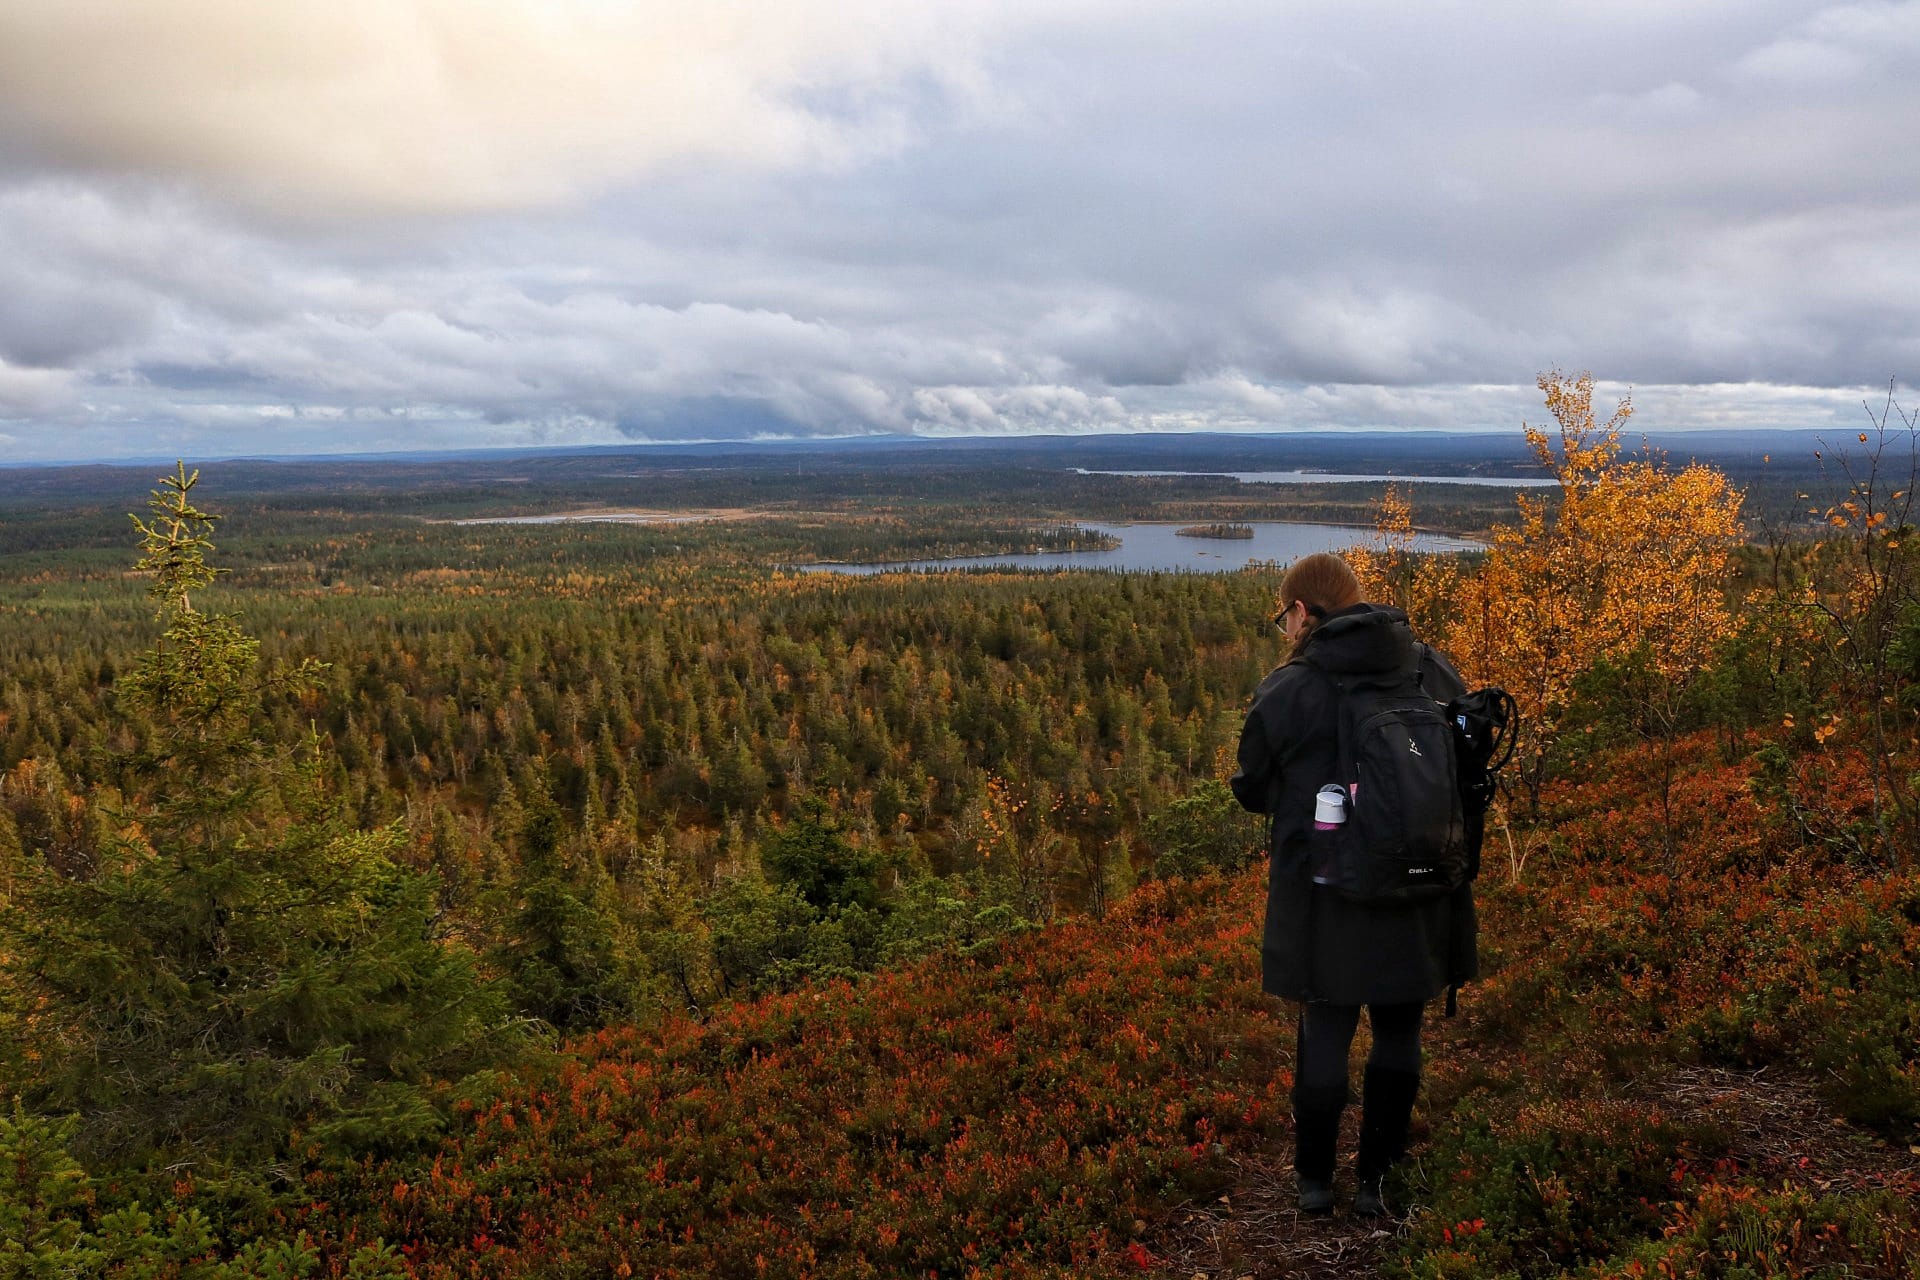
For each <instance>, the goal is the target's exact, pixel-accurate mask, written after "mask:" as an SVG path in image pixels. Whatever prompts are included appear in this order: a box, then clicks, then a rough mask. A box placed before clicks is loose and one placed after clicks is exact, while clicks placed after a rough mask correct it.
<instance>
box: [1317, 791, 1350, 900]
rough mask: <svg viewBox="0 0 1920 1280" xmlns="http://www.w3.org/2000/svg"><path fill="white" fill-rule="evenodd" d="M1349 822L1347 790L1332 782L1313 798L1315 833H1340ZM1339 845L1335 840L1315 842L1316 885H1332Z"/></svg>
mask: <svg viewBox="0 0 1920 1280" xmlns="http://www.w3.org/2000/svg"><path fill="white" fill-rule="evenodd" d="M1346 821H1347V789H1346V788H1345V787H1343V786H1341V785H1340V784H1339V783H1337V782H1330V783H1328V784H1327V785H1326V786H1324V787H1322V788H1320V793H1319V794H1318V795H1316V796H1314V798H1313V829H1314V830H1315V831H1338V830H1339V829H1340V828H1341V827H1343V826H1345V825H1346ZM1338 850H1339V845H1338V843H1337V842H1336V841H1333V840H1316V841H1314V842H1313V867H1312V870H1311V871H1310V873H1309V874H1310V876H1311V878H1312V880H1313V882H1314V883H1315V884H1332V883H1333V873H1334V859H1335V858H1336V857H1337V856H1338Z"/></svg>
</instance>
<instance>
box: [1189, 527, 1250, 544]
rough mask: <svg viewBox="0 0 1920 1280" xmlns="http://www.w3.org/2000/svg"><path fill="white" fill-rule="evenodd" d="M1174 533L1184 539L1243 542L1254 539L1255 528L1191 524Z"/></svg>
mask: <svg viewBox="0 0 1920 1280" xmlns="http://www.w3.org/2000/svg"><path fill="white" fill-rule="evenodd" d="M1174 532H1175V533H1177V534H1179V535H1180V536H1181V537H1183V538H1226V539H1228V540H1231V541H1242V542H1244V541H1251V540H1252V538H1253V526H1252V525H1250V524H1190V525H1188V526H1187V527H1186V528H1184V529H1175V530H1174Z"/></svg>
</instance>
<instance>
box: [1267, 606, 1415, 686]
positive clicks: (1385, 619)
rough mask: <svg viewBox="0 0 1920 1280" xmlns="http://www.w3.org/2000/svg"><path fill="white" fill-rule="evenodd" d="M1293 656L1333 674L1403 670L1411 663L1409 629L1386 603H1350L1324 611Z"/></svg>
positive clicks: (1411, 644) (1411, 634) (1411, 630)
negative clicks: (1349, 604)
mask: <svg viewBox="0 0 1920 1280" xmlns="http://www.w3.org/2000/svg"><path fill="white" fill-rule="evenodd" d="M1293 660H1294V661H1306V662H1310V663H1312V664H1313V665H1314V666H1316V667H1318V668H1320V669H1321V670H1322V671H1325V672H1328V673H1330V674H1333V675H1374V674H1384V673H1386V672H1390V671H1404V670H1406V669H1407V668H1408V667H1410V666H1412V665H1413V660H1414V651H1413V629H1412V628H1411V627H1409V626H1408V625H1407V615H1406V614H1405V613H1403V612H1401V611H1400V610H1399V609H1395V608H1393V607H1392V606H1390V605H1382V604H1366V603H1364V602H1363V603H1361V604H1356V605H1351V606H1349V607H1347V608H1345V609H1340V610H1338V611H1336V612H1334V613H1330V614H1328V615H1327V617H1326V620H1325V621H1323V622H1322V623H1321V624H1320V625H1319V626H1317V627H1315V628H1314V629H1313V634H1312V635H1310V636H1308V637H1307V642H1306V643H1305V644H1303V645H1301V646H1300V650H1299V652H1298V653H1296V654H1295V655H1294V658H1293Z"/></svg>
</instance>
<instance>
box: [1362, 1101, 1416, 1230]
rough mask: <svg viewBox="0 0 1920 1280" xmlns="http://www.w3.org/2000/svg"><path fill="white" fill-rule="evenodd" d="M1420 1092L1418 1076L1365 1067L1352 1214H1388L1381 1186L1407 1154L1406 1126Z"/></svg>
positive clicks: (1411, 1116)
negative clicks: (1356, 1180)
mask: <svg viewBox="0 0 1920 1280" xmlns="http://www.w3.org/2000/svg"><path fill="white" fill-rule="evenodd" d="M1419 1092H1420V1076H1419V1074H1418V1073H1416V1072H1412V1071H1397V1070H1395V1069H1393V1068H1392V1067H1376V1066H1374V1065H1373V1064H1372V1063H1368V1064H1367V1073H1366V1078H1365V1084H1364V1085H1363V1086H1362V1092H1361V1095H1360V1158H1359V1160H1358V1162H1357V1173H1358V1177H1359V1184H1360V1185H1359V1190H1358V1192H1357V1193H1356V1194H1355V1196H1354V1200H1353V1211H1354V1212H1355V1213H1360V1214H1368V1215H1372V1216H1379V1215H1381V1214H1384V1213H1385V1212H1386V1211H1387V1206H1386V1201H1385V1199H1384V1198H1383V1196H1382V1195H1381V1183H1382V1181H1383V1179H1384V1178H1385V1177H1386V1173H1387V1170H1388V1168H1390V1167H1391V1166H1392V1165H1393V1163H1394V1162H1395V1161H1396V1160H1398V1159H1399V1158H1400V1157H1401V1155H1403V1154H1404V1153H1405V1152H1406V1149H1407V1124H1408V1122H1409V1121H1410V1120H1411V1119H1412V1118H1413V1100H1414V1097H1415V1095H1417V1094H1418V1093H1419Z"/></svg>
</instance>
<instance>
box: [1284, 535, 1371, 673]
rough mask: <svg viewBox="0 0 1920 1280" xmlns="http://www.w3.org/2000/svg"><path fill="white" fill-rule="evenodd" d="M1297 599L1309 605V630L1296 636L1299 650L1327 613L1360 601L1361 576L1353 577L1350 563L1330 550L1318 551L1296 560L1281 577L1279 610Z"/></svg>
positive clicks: (1290, 605) (1295, 641) (1294, 643)
mask: <svg viewBox="0 0 1920 1280" xmlns="http://www.w3.org/2000/svg"><path fill="white" fill-rule="evenodd" d="M1295 600H1298V601H1301V602H1302V603H1304V604H1305V605H1306V606H1307V625H1306V629H1305V630H1303V631H1301V633H1300V634H1299V635H1298V636H1297V637H1296V638H1295V639H1294V642H1293V647H1294V648H1295V649H1298V648H1299V647H1300V646H1301V645H1303V644H1305V643H1306V642H1307V637H1308V636H1310V635H1312V634H1313V632H1314V629H1315V628H1316V627H1318V626H1319V625H1320V620H1321V619H1322V618H1325V617H1326V616H1327V615H1328V614H1330V613H1334V612H1336V611H1338V610H1340V609H1345V608H1347V607H1348V606H1350V605H1356V604H1359V603H1360V579H1358V578H1356V577H1354V576H1353V570H1352V569H1351V568H1349V567H1348V565H1347V562H1346V561H1345V560H1342V559H1341V558H1340V557H1339V556H1336V555H1334V554H1333V553H1332V552H1329V551H1316V552H1314V553H1313V554H1312V555H1310V556H1302V557H1300V558H1299V559H1298V560H1295V561H1294V562H1293V564H1292V566H1291V567H1290V568H1288V570H1287V574H1286V576H1285V577H1284V578H1282V579H1280V598H1279V601H1278V605H1279V610H1278V611H1279V612H1285V611H1286V610H1288V609H1291V608H1292V607H1293V602H1294V601H1295Z"/></svg>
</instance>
